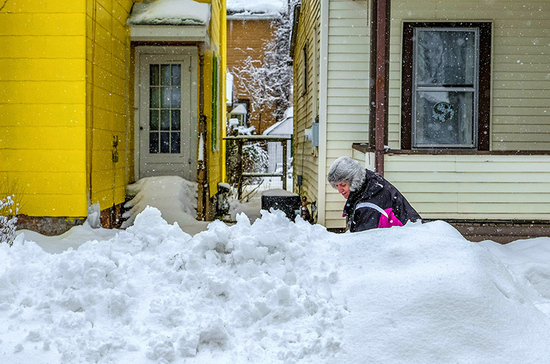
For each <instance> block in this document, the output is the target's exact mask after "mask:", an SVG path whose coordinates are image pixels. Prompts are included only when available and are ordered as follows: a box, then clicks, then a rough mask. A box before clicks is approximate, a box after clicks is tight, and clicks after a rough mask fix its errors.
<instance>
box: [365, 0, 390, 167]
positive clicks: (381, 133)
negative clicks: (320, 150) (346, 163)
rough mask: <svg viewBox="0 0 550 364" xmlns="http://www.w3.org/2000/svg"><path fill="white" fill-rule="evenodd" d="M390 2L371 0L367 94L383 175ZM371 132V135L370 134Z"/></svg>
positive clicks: (376, 164) (376, 158) (375, 151)
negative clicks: (368, 86) (369, 83)
mask: <svg viewBox="0 0 550 364" xmlns="http://www.w3.org/2000/svg"><path fill="white" fill-rule="evenodd" d="M390 1H391V0H372V13H371V54H370V66H371V72H370V74H371V86H370V97H369V110H370V118H369V121H370V124H371V127H370V128H369V129H370V132H371V137H370V141H371V145H372V143H374V153H375V154H374V155H375V166H376V172H377V173H378V174H380V175H382V176H383V175H384V152H385V149H384V145H385V141H386V129H387V123H388V92H389V90H388V78H389V43H390V21H391V14H390V13H391V4H390ZM373 102H374V104H373ZM373 132H374V133H373ZM373 134H374V138H373V137H372V135H373ZM373 139H374V140H373Z"/></svg>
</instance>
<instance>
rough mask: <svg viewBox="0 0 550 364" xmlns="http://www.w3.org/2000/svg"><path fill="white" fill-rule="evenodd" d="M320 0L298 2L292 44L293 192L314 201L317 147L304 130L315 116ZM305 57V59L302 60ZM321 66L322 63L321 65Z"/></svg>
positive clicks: (315, 194)
mask: <svg viewBox="0 0 550 364" xmlns="http://www.w3.org/2000/svg"><path fill="white" fill-rule="evenodd" d="M319 14H320V2H319V1H313V0H307V1H306V0H304V1H302V7H301V10H300V22H299V25H298V32H297V36H296V46H295V48H294V60H293V68H294V92H293V103H294V135H293V154H294V155H293V157H294V158H293V162H292V164H293V173H294V181H295V185H294V192H301V194H302V195H305V196H307V198H308V201H317V194H318V184H317V181H318V178H322V176H319V175H318V165H319V158H318V157H319V150H318V149H317V148H315V147H313V146H312V143H311V141H307V140H306V137H305V133H304V129H308V128H311V124H312V122H313V121H314V119H315V116H316V114H317V110H314V109H315V106H314V105H315V102H314V100H313V98H314V97H315V98H316V97H317V95H318V93H316V92H315V91H314V90H318V88H319V85H318V82H314V80H315V77H312V76H313V74H314V72H318V71H317V70H316V69H315V61H314V57H315V54H319V47H320V44H319V43H320V37H319V36H313V30H314V28H316V29H320V26H321V22H320V18H319V16H320V15H319ZM304 48H305V49H306V52H304ZM306 57H307V60H306ZM306 64H307V91H306V90H304V77H306V76H305V73H306V71H305V68H306V67H305V65H306ZM321 67H323V65H321ZM297 175H302V176H303V185H302V187H301V188H298V186H296V181H297Z"/></svg>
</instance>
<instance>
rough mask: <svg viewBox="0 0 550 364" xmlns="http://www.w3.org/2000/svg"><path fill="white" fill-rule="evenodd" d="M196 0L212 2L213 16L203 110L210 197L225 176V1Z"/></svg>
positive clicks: (209, 31) (205, 62)
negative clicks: (214, 82) (215, 79)
mask: <svg viewBox="0 0 550 364" xmlns="http://www.w3.org/2000/svg"><path fill="white" fill-rule="evenodd" d="M198 2H203V3H209V4H211V12H212V16H211V19H210V25H209V29H208V33H209V34H210V48H209V49H207V50H206V52H205V60H204V65H205V67H204V76H205V77H204V88H205V92H204V113H205V115H206V118H207V119H206V120H207V133H208V137H207V140H206V143H207V144H206V147H207V163H208V166H207V168H208V173H207V176H208V177H207V178H208V184H209V187H210V188H209V193H210V196H213V195H215V194H216V193H217V191H218V183H220V182H223V180H224V176H225V142H224V141H223V137H224V136H225V129H226V120H225V119H226V118H225V114H226V100H225V98H226V97H225V96H226V95H225V75H226V66H227V63H226V36H225V35H226V19H225V16H226V0H198ZM214 55H215V56H216V58H217V67H218V69H219V71H218V84H217V94H218V96H217V99H218V100H217V105H216V106H214V108H213V105H212V91H213V87H212V71H213V57H214ZM213 110H215V111H214V112H216V113H217V137H216V140H217V143H216V144H215V145H214V144H212V137H211V135H212V132H213V130H212V112H213Z"/></svg>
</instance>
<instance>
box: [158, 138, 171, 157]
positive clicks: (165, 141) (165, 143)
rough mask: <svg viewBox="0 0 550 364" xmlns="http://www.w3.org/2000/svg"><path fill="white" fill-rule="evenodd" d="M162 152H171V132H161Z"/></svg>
mask: <svg viewBox="0 0 550 364" xmlns="http://www.w3.org/2000/svg"><path fill="white" fill-rule="evenodd" d="M160 152H161V153H170V133H160Z"/></svg>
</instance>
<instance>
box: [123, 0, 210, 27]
mask: <svg viewBox="0 0 550 364" xmlns="http://www.w3.org/2000/svg"><path fill="white" fill-rule="evenodd" d="M209 21H210V6H209V5H208V4H203V3H199V2H195V1H193V0H150V1H143V2H138V3H135V4H134V7H133V8H132V14H131V15H130V17H129V18H128V24H129V25H206V24H208V22H209Z"/></svg>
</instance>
